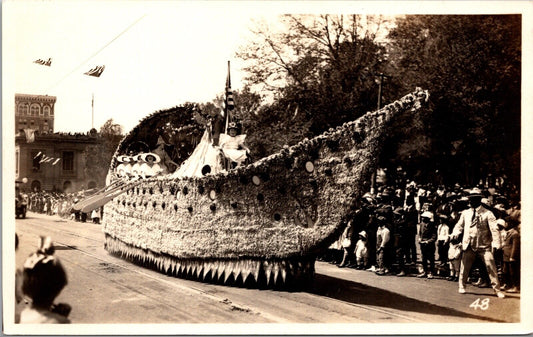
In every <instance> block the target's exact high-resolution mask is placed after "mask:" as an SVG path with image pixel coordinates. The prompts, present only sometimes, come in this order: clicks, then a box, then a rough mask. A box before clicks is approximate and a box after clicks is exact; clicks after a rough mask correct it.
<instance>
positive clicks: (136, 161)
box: [130, 153, 143, 179]
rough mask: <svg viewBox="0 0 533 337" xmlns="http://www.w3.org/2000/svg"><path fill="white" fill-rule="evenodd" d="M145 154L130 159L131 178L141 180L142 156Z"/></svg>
mask: <svg viewBox="0 0 533 337" xmlns="http://www.w3.org/2000/svg"><path fill="white" fill-rule="evenodd" d="M142 155H143V153H139V154H138V155H135V156H131V157H130V159H131V160H130V164H131V174H130V177H131V178H132V179H139V178H141V164H142V161H141V156H142Z"/></svg>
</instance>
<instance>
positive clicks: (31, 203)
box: [27, 190, 102, 223]
mask: <svg viewBox="0 0 533 337" xmlns="http://www.w3.org/2000/svg"><path fill="white" fill-rule="evenodd" d="M92 193H94V190H85V191H79V192H73V193H61V192H47V191H39V192H30V193H28V194H27V195H28V210H29V211H30V212H33V213H41V214H46V215H59V216H60V217H61V218H64V219H73V220H75V221H81V222H86V221H92V222H94V223H100V219H101V218H102V208H98V209H96V210H94V211H93V212H90V213H84V212H80V211H77V212H76V211H74V210H73V209H72V206H73V205H74V204H75V203H77V202H79V201H80V200H83V199H84V198H85V197H86V196H89V195H91V194H92Z"/></svg>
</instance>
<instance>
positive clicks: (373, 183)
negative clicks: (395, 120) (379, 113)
mask: <svg viewBox="0 0 533 337" xmlns="http://www.w3.org/2000/svg"><path fill="white" fill-rule="evenodd" d="M374 75H375V76H379V83H378V84H379V86H378V110H379V109H381V97H382V95H383V79H384V78H390V77H391V76H389V75H385V74H384V73H379V74H374ZM376 178H377V171H375V172H373V173H372V180H371V182H370V193H371V194H375V192H376Z"/></svg>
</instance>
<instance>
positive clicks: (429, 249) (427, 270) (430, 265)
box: [416, 211, 437, 279]
mask: <svg viewBox="0 0 533 337" xmlns="http://www.w3.org/2000/svg"><path fill="white" fill-rule="evenodd" d="M433 219H434V217H433V213H432V212H429V211H425V212H423V213H422V214H421V215H420V224H419V227H420V229H419V232H418V243H419V244H420V252H421V253H422V267H423V268H424V271H422V272H421V273H420V274H418V275H417V276H416V277H427V278H429V279H431V278H433V270H434V269H435V241H436V240H437V227H436V226H435V222H434V221H433Z"/></svg>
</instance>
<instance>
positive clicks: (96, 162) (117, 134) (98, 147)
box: [84, 118, 123, 186]
mask: <svg viewBox="0 0 533 337" xmlns="http://www.w3.org/2000/svg"><path fill="white" fill-rule="evenodd" d="M92 131H93V132H94V131H96V130H92ZM122 133H123V129H122V126H121V125H119V124H116V123H114V121H113V119H112V118H110V119H108V120H107V121H106V122H105V123H104V124H103V125H102V127H101V128H100V132H98V133H96V137H97V143H96V144H95V145H90V146H87V147H86V148H85V152H84V156H85V158H86V164H85V168H84V170H85V175H86V176H87V177H93V179H94V180H95V181H97V182H99V183H98V185H101V186H102V185H104V182H105V177H106V175H107V172H108V169H109V165H110V164H111V159H112V158H113V154H114V153H115V150H116V148H117V146H118V144H119V143H120V141H121V139H122V137H123V134H122Z"/></svg>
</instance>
